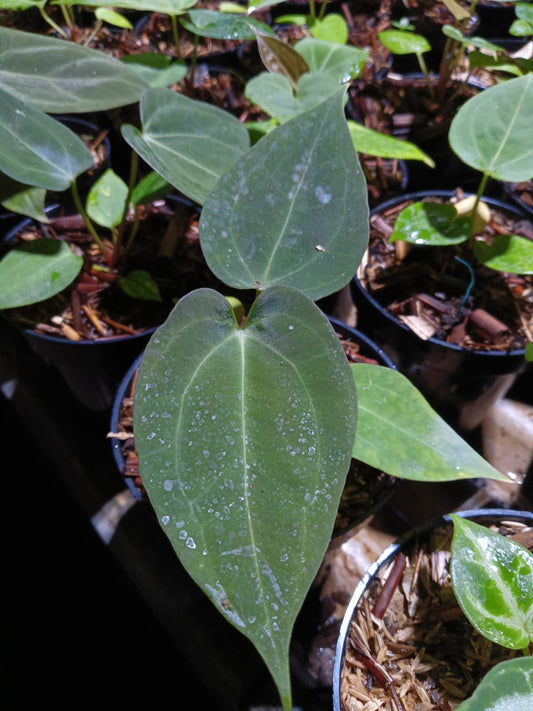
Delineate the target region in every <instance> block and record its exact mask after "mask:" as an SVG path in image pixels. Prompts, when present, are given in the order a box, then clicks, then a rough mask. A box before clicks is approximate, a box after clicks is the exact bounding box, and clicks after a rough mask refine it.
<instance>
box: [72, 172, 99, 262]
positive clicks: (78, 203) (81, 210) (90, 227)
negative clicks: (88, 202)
mask: <svg viewBox="0 0 533 711" xmlns="http://www.w3.org/2000/svg"><path fill="white" fill-rule="evenodd" d="M70 190H71V193H72V198H73V200H74V205H76V209H77V210H78V212H79V213H80V215H81V216H82V219H83V224H84V225H85V227H86V228H87V231H88V232H89V234H90V235H91V237H92V238H93V239H94V241H95V242H96V244H97V245H98V249H99V250H100V251H101V252H102V254H105V250H104V245H103V243H102V240H101V239H100V235H99V234H98V232H97V231H96V230H95V228H94V225H93V223H92V222H91V220H90V218H89V215H88V214H87V213H86V212H85V208H84V207H83V204H82V202H81V198H80V194H79V192H78V186H77V185H76V181H75V180H73V181H72V182H71V184H70Z"/></svg>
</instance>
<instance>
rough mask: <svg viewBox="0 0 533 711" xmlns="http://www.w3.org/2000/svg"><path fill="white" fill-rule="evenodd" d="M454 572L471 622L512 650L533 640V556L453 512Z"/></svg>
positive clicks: (456, 587) (457, 591) (458, 595)
mask: <svg viewBox="0 0 533 711" xmlns="http://www.w3.org/2000/svg"><path fill="white" fill-rule="evenodd" d="M452 520H453V525H454V531H453V539H452V555H451V561H450V575H451V580H452V585H453V589H454V592H455V596H456V598H457V601H458V603H459V605H460V606H461V609H462V610H463V612H464V614H465V615H466V617H467V618H468V619H469V620H470V622H471V623H472V625H473V626H474V627H475V628H476V629H477V630H478V632H480V634H482V635H483V636H484V637H487V639H490V640H491V641H492V642H494V643H495V644H500V645H502V646H504V647H509V648H510V649H525V648H526V647H527V646H528V645H529V644H530V642H532V641H533V554H531V553H530V552H529V551H528V549H527V548H525V547H524V546H521V545H520V544H518V543H516V542H515V541H513V540H511V539H510V538H507V537H506V536H502V535H501V534H499V533H497V532H495V531H492V530H490V529H489V528H487V527H485V526H481V525H480V524H478V523H474V522H473V521H468V520H467V519H465V518H463V517H461V516H456V515H452Z"/></svg>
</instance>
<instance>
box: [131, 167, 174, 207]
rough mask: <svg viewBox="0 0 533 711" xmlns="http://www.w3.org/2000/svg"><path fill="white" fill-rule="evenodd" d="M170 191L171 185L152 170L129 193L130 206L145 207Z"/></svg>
mask: <svg viewBox="0 0 533 711" xmlns="http://www.w3.org/2000/svg"><path fill="white" fill-rule="evenodd" d="M171 191H172V187H171V185H169V183H168V182H167V181H166V180H165V179H164V178H163V177H161V176H160V175H159V173H156V171H155V170H152V171H150V172H149V173H148V175H147V176H146V177H145V178H143V179H142V180H140V181H139V182H138V183H137V185H136V186H135V187H134V188H133V190H132V193H131V204H132V205H146V204H148V203H150V202H154V200H158V199H160V198H163V197H165V195H168V193H170V192H171Z"/></svg>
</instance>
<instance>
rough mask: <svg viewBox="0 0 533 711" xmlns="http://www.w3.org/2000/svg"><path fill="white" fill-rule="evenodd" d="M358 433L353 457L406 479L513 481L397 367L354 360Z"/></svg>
mask: <svg viewBox="0 0 533 711" xmlns="http://www.w3.org/2000/svg"><path fill="white" fill-rule="evenodd" d="M351 367H352V372H353V377H354V379H355V382H356V384H357V394H358V410H357V418H358V419H357V435H356V438H355V446H354V450H353V456H354V458H355V459H360V460H361V461H363V462H366V463H367V464H369V465H370V466H372V467H376V468H377V469H380V470H381V471H384V472H386V473H387V474H389V475H391V476H395V477H399V478H401V479H413V480H415V481H452V480H455V479H471V478H485V479H499V480H501V481H508V479H507V477H506V476H504V475H503V474H500V472H498V471H497V470H496V469H494V468H493V467H492V466H491V465H490V464H488V462H486V461H485V460H484V459H483V458H482V457H481V456H480V455H479V454H478V453H477V452H476V451H475V450H474V449H472V448H471V447H470V445H468V444H467V443H466V442H465V441H464V440H463V439H462V438H461V437H460V436H459V435H458V434H457V433H456V432H455V430H453V429H452V428H451V427H450V426H449V425H448V424H447V423H446V422H445V421H444V420H443V419H442V418H441V417H440V416H439V415H438V414H437V413H436V412H435V411H434V410H433V409H432V408H431V407H430V405H429V404H428V402H427V401H426V400H425V398H424V397H423V396H422V395H421V394H420V392H419V391H418V389H417V388H415V386H414V385H413V384H412V383H411V381H410V380H409V379H408V378H406V377H405V376H404V375H402V374H401V373H399V372H398V371H396V370H392V368H385V367H380V366H375V365H367V364H366V363H353V364H352V366H351Z"/></svg>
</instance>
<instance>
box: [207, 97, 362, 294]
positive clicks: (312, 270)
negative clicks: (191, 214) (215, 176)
mask: <svg viewBox="0 0 533 711" xmlns="http://www.w3.org/2000/svg"><path fill="white" fill-rule="evenodd" d="M343 97H344V90H342V89H341V90H338V91H337V94H336V95H333V96H332V97H330V98H329V99H328V100H326V101H324V102H322V103H321V104H320V105H319V106H317V107H316V108H314V109H311V110H310V111H308V112H306V113H304V114H301V115H300V116H297V117H296V118H295V119H292V120H291V121H288V122H287V123H285V124H283V125H281V126H278V128H276V129H274V130H273V131H271V132H270V133H268V134H267V135H265V136H264V137H263V138H261V140H260V141H258V142H257V143H256V144H255V145H254V146H253V148H251V149H250V150H249V151H248V152H247V153H246V154H245V155H244V156H243V157H242V158H240V159H239V160H238V161H237V163H236V164H235V166H234V167H233V168H232V169H231V170H230V171H229V172H228V173H227V174H226V175H225V176H224V177H223V179H221V180H219V181H218V183H217V184H216V185H215V187H214V189H213V191H212V192H211V194H210V196H209V198H208V199H207V200H206V202H205V204H204V207H203V210H202V214H201V216H200V242H201V245H202V250H203V252H204V255H205V258H206V261H207V263H208V265H209V267H210V269H211V270H212V272H213V273H214V274H215V275H216V276H217V277H218V278H219V279H221V280H222V281H223V282H224V283H226V284H228V285H230V286H234V287H237V288H242V289H265V288H267V287H268V286H273V285H274V284H284V285H287V286H293V287H295V288H297V289H301V290H302V291H304V292H305V293H306V294H307V295H308V296H309V297H310V298H312V299H313V300H316V299H319V298H321V297H323V296H326V295H327V294H331V293H333V292H334V291H336V290H337V289H340V288H341V287H342V286H344V285H345V284H347V283H348V281H349V280H350V279H351V278H352V276H353V274H355V270H356V268H357V265H358V264H359V261H360V260H361V257H362V255H363V252H364V250H365V248H366V245H367V242H368V205H367V191H366V183H365V180H364V178H363V175H362V172H361V169H360V166H359V162H358V159H357V153H356V151H355V148H354V145H353V142H352V139H351V136H350V133H349V131H348V128H347V126H346V119H345V118H344V112H343ZM258 216H260V217H261V219H258Z"/></svg>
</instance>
